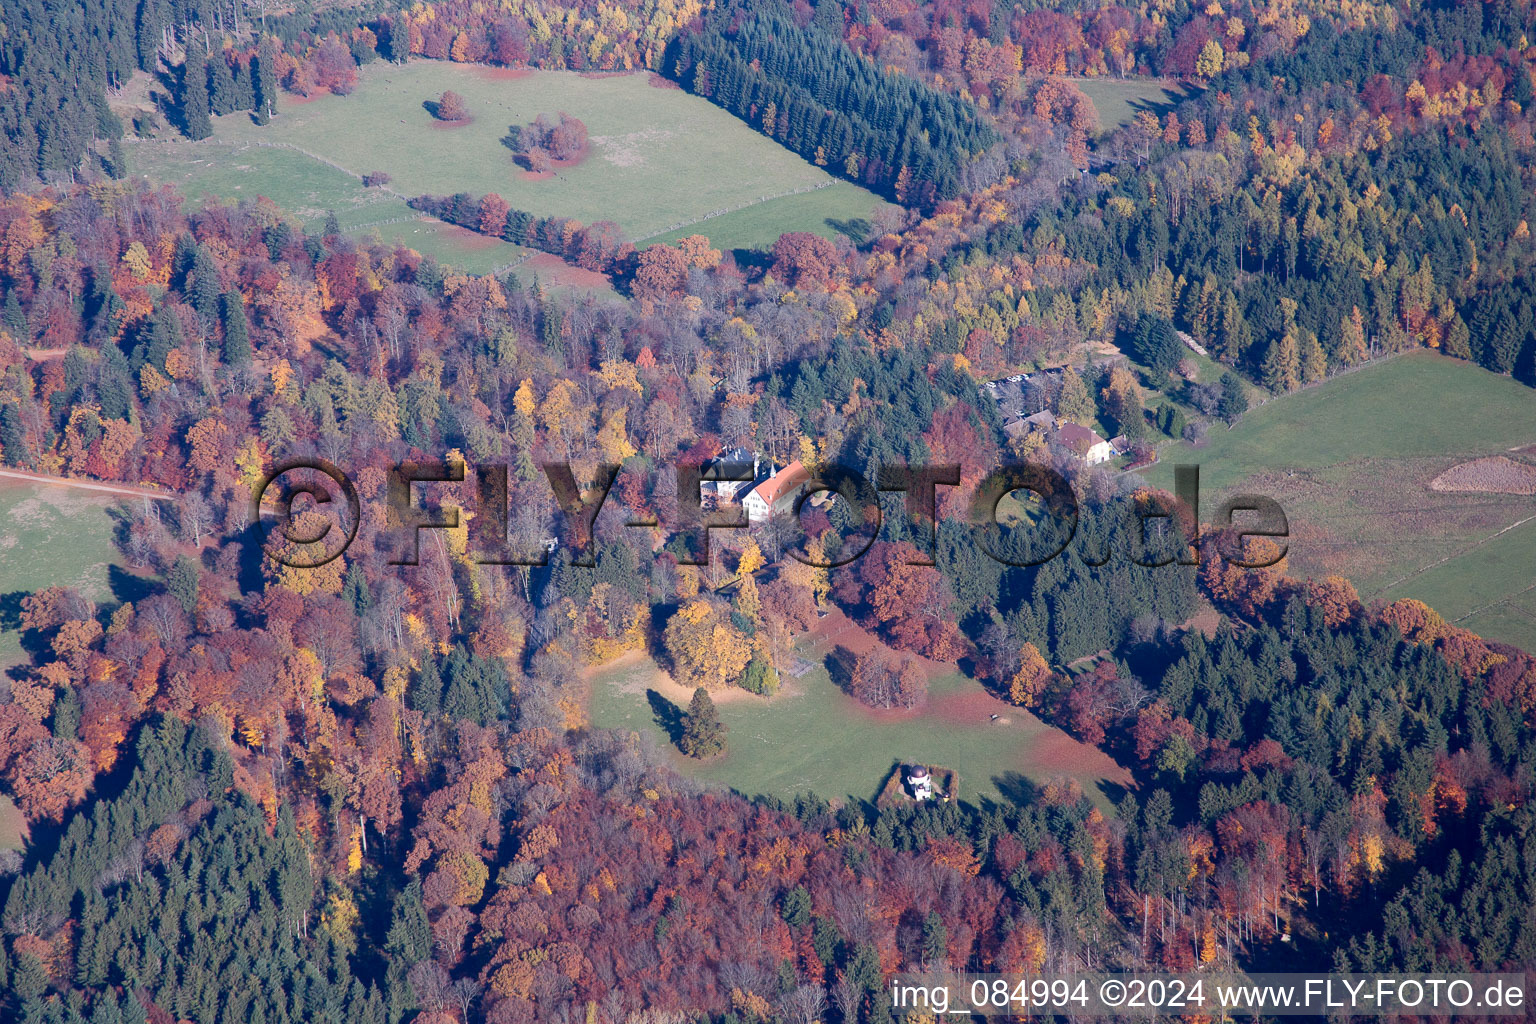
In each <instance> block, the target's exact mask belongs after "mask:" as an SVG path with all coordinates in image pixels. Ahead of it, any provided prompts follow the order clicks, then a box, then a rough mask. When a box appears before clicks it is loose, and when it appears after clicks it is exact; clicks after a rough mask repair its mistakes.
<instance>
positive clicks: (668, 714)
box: [645, 689, 688, 746]
mask: <svg viewBox="0 0 1536 1024" xmlns="http://www.w3.org/2000/svg"><path fill="white" fill-rule="evenodd" d="M645 699H646V701H648V702H649V703H650V705H651V714H653V715H655V716H656V724H657V725H659V726H661V730H662V732H665V733H666V734H667V739H669V740H671V741H672V743H673V745H674V746H675V745H676V744H678V743H681V742H682V739H683V727H684V725H685V724H686V720H687V717H688V716H687V715H686V714H684V713H683V709H682V708H680V707H678V706H677V705H676V704H673V703H672V702H671V701H669V700H667V698H665V697H663V696H662V695H661V694H660V693H657V692H656V691H655V690H649V689H648V690H646V691H645Z"/></svg>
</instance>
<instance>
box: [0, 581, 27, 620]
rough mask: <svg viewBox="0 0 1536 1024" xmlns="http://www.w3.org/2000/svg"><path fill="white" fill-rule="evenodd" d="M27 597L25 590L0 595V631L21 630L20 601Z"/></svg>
mask: <svg viewBox="0 0 1536 1024" xmlns="http://www.w3.org/2000/svg"><path fill="white" fill-rule="evenodd" d="M27 596H29V592H28V591H25V590H12V591H11V592H9V593H6V594H0V629H20V628H21V601H22V599H23V598H25V597H27Z"/></svg>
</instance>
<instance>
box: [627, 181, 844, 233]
mask: <svg viewBox="0 0 1536 1024" xmlns="http://www.w3.org/2000/svg"><path fill="white" fill-rule="evenodd" d="M836 184H837V180H836V179H828V180H827V181H822V182H818V183H817V184H815V185H802V186H800V187H799V188H792V189H790V190H788V191H787V192H776V193H774V194H773V195H770V196H758V197H757V198H756V199H748V200H747V201H746V202H744V203H737V204H736V205H735V206H726V207H723V208H721V209H719V210H711V211H710V212H709V213H706V214H703V215H702V216H698V217H693V218H691V219H689V220H683V221H678V222H677V223H676V224H669V225H667V226H666V227H664V228H662V229H661V230H660V231H655V232H652V233H651V234H649V235H646V236H645V237H644V238H637V239H635V244H636V245H639V244H640V243H641V242H648V241H650V240H651V239H653V238H660V237H661V236H662V235H666V234H670V233H672V232H673V231H680V230H682V229H683V228H686V227H691V226H692V225H694V224H702V223H703V222H704V221H706V220H713V219H714V218H716V217H723V216H725V215H726V214H728V213H736V212H737V211H738V210H745V209H746V208H747V207H749V206H756V205H758V204H759V203H766V202H768V201H770V200H773V199H785V198H788V197H789V196H798V195H804V194H805V193H807V192H818V191H820V190H821V189H824V188H828V187H830V186H832V185H836Z"/></svg>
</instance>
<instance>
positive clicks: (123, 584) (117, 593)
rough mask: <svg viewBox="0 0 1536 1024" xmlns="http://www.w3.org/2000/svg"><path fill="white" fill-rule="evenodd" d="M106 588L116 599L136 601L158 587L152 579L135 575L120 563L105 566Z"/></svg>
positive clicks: (142, 598)
mask: <svg viewBox="0 0 1536 1024" xmlns="http://www.w3.org/2000/svg"><path fill="white" fill-rule="evenodd" d="M107 589H108V590H110V591H111V592H112V596H113V597H114V598H115V599H117V600H118V601H122V602H125V603H127V602H132V603H135V604H136V603H138V602H139V601H142V600H144V599H145V598H146V597H148V596H149V595H151V594H153V593H154V592H155V591H157V590H159V589H160V585H159V584H158V583H157V582H156V581H155V580H152V579H147V578H145V577H143V576H137V575H135V574H133V573H131V572H129V571H128V570H127V569H124V568H123V567H122V566H120V565H109V566H107Z"/></svg>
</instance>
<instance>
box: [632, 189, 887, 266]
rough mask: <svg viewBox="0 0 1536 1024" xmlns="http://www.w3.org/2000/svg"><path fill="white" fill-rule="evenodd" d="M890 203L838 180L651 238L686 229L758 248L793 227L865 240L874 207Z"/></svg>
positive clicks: (720, 242) (667, 238)
mask: <svg viewBox="0 0 1536 1024" xmlns="http://www.w3.org/2000/svg"><path fill="white" fill-rule="evenodd" d="M871 199H873V200H874V203H873V205H871ZM884 205H885V204H884V203H881V202H880V201H879V199H878V198H876V197H873V196H871V195H870V193H868V192H866V191H865V190H864V189H862V188H859V187H858V186H857V185H853V184H850V183H849V182H846V181H837V182H833V183H832V184H830V185H828V186H826V187H825V188H818V189H816V190H815V191H813V192H802V193H800V194H798V195H793V196H782V197H780V198H778V199H770V200H768V201H767V202H764V203H755V204H753V205H751V206H748V207H746V208H744V209H741V210H736V211H733V212H731V213H726V214H721V215H720V216H718V217H711V218H709V219H708V220H705V221H700V222H699V223H697V224H693V225H691V226H689V227H686V228H681V229H679V230H677V231H669V232H667V233H666V234H663V235H658V236H656V237H655V238H648V239H646V240H645V241H646V242H675V241H677V240H678V239H679V238H682V237H683V236H685V235H708V236H709V240H710V242H712V243H713V244H714V246H715V247H716V248H719V249H753V248H761V247H764V246H766V245H771V244H772V243H773V241H774V240H775V239H777V238H778V237H779V236H780V235H782V234H784V233H785V232H788V231H809V232H811V233H812V234H817V235H823V236H825V237H828V238H830V237H832V236H833V235H845V236H847V237H848V238H851V239H852V240H853V241H854V242H855V243H860V242H863V241H865V240H866V239H867V238H868V237H869V234H870V232H871V230H872V229H873V226H874V223H873V221H872V219H871V217H872V215H873V213H874V212H875V211H876V210H878V209H879V208H880V207H881V206H884Z"/></svg>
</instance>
